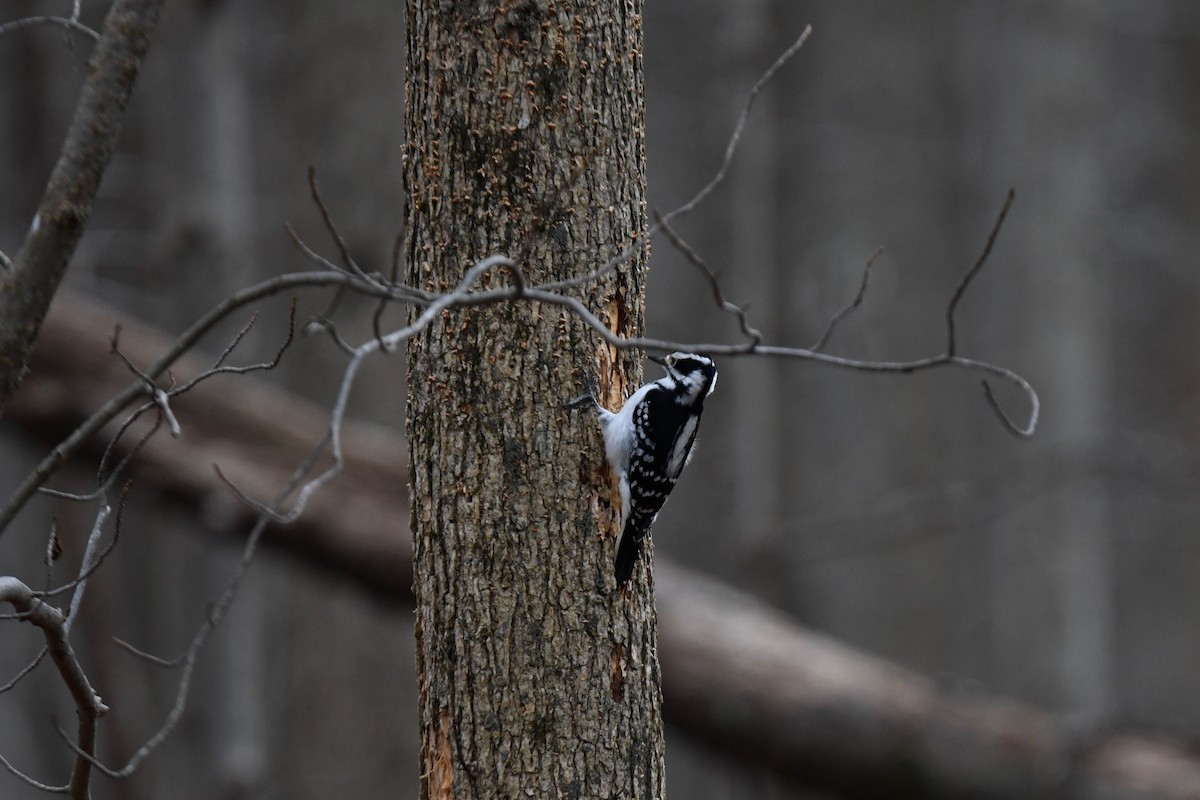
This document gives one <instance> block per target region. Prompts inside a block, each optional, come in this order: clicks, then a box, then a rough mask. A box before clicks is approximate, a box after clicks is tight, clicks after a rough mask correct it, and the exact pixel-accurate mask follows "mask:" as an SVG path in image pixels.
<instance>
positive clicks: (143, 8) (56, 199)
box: [0, 0, 162, 416]
mask: <svg viewBox="0 0 1200 800" xmlns="http://www.w3.org/2000/svg"><path fill="white" fill-rule="evenodd" d="M161 7H162V0H117V2H115V3H113V6H112V8H111V9H110V10H109V13H108V17H107V18H106V19H105V21H104V27H103V28H102V29H101V31H100V41H99V42H98V43H97V44H96V50H95V52H94V53H93V55H92V60H91V62H90V64H89V66H90V74H89V75H88V79H87V82H86V83H85V84H84V87H83V92H82V94H81V95H80V98H79V103H78V105H77V106H76V109H75V118H74V120H73V121H72V122H71V129H70V131H69V132H68V133H67V140H66V142H65V143H64V144H63V149H62V154H61V155H60V156H59V159H58V163H57V164H56V165H55V167H54V172H53V173H52V174H51V176H50V182H49V184H48V185H47V187H46V191H45V194H43V196H42V201H41V203H40V205H39V206H38V210H37V213H36V214H35V215H34V217H33V221H32V223H31V225H30V229H29V234H28V235H27V236H26V238H25V242H24V244H23V245H22V246H21V249H20V250H19V251H18V252H17V255H16V257H15V258H14V259H13V263H12V265H11V266H10V267H8V268H7V269H6V268H5V267H4V266H2V265H0V416H2V415H3V414H4V410H5V409H6V408H7V407H8V403H9V401H10V400H11V399H12V395H13V392H15V391H16V389H17V386H18V385H19V384H20V382H21V380H22V378H23V377H24V375H25V362H26V359H27V358H28V357H29V349H30V347H32V346H33V341H34V339H35V338H37V332H38V328H39V327H41V324H42V319H43V318H44V317H45V315H46V309H47V308H49V306H50V300H51V299H52V298H53V297H54V292H55V291H56V290H57V289H58V285H59V283H60V282H61V281H62V278H63V275H64V274H65V273H66V271H67V265H68V264H69V263H70V261H71V256H72V255H73V254H74V252H75V246H76V245H77V244H79V239H80V238H81V237H82V236H83V231H84V228H85V227H86V226H87V221H88V216H89V214H90V213H91V209H92V199H93V198H94V197H95V196H96V191H97V190H98V189H99V188H100V179H101V178H102V177H103V176H104V170H105V168H106V167H107V166H108V161H109V158H110V157H111V156H112V153H113V149H114V148H115V147H116V145H117V139H118V137H119V136H120V134H121V121H122V119H123V118H124V115H125V106H126V105H127V104H128V103H129V97H130V95H131V94H132V92H133V84H134V81H135V80H136V79H137V74H138V70H139V68H140V67H141V64H142V59H143V58H144V57H145V55H146V50H147V49H148V48H149V46H150V33H151V32H152V31H153V30H154V25H155V23H157V22H158V12H159V10H160V8H161Z"/></svg>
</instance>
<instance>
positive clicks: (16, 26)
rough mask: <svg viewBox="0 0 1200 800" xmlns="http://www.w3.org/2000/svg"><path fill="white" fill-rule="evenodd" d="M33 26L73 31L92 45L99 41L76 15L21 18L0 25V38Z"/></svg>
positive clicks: (92, 31)
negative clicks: (50, 26)
mask: <svg viewBox="0 0 1200 800" xmlns="http://www.w3.org/2000/svg"><path fill="white" fill-rule="evenodd" d="M35 25H56V26H58V27H60V28H63V29H64V30H66V31H74V32H75V33H82V34H83V35H84V36H86V37H88V38H89V39H91V40H92V43H93V44H95V43H96V42H99V41H100V34H99V33H98V32H97V31H95V30H93V29H92V28H89V27H88V26H87V25H84V24H83V23H81V22H80V21H79V18H78V15H75V14H72V15H71V16H70V17H53V16H45V15H43V16H37V17H22V18H21V19H14V20H13V21H12V22H6V23H4V24H3V25H0V36H3V35H4V34H6V33H11V32H12V31H16V30H20V29H21V28H31V27H33V26H35Z"/></svg>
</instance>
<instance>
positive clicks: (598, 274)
mask: <svg viewBox="0 0 1200 800" xmlns="http://www.w3.org/2000/svg"><path fill="white" fill-rule="evenodd" d="M811 35H812V26H811V25H806V26H805V27H804V31H803V32H801V34H800V38H798V39H797V40H796V41H795V42H793V43H792V45H791V47H789V48H788V49H787V50H785V51H784V52H783V54H782V55H780V56H779V58H777V59H775V63H773V64H772V65H771V66H770V67H768V68H767V71H766V72H764V73H763V75H762V77H760V78H759V79H758V81H757V82H756V83H755V84H754V87H753V88H752V89H751V90H750V94H749V96H748V97H747V98H746V103H745V105H744V106H742V112H741V114H740V115H738V120H737V123H736V124H735V125H734V128H733V134H732V135H731V136H730V137H729V142H728V143H727V144H726V145H725V157H724V159H722V161H721V166H720V168H719V169H718V170H717V174H716V175H714V176H713V178H712V180H710V181H709V182H708V183H707V184H705V185H704V187H703V188H702V189H700V191H698V192H697V193H696V194H695V195H694V196H693V197H692V199H691V200H688V201H687V202H686V203H684V204H683V205H681V206H679V207H678V208H676V209H674V210H673V211H669V212H667V213H666V214H665V215H664V217H663V218H664V219H665V220H666V221H667V222H670V221H671V220H673V219H675V218H676V217H681V216H683V215H685V214H688V213H691V211H692V210H694V209H695V208H696V206H698V205H699V204H700V203H701V202H703V201H704V199H705V198H706V197H708V196H709V195H710V194H712V192H713V191H714V190H716V188H717V187H718V186H720V185H721V184H722V183H723V182H724V180H725V175H726V173H728V172H729V166H730V164H732V163H733V156H734V154H735V153H736V152H737V148H738V144H739V143H740V142H741V139H742V131H743V129H744V128H745V127H746V120H747V119H748V118H749V117H750V109H751V108H753V106H754V100H755V98H757V97H758V94H759V92H761V91H762V89H763V87H764V86H766V85H767V83H768V82H769V81H770V80H771V78H773V77H774V76H775V73H777V72H778V71H779V70H780V69H781V68H782V67H783V65H784V64H786V63H787V62H788V61H790V60H791V59H792V57H793V56H794V55H796V53H797V52H799V51H800V48H801V47H803V46H804V43H805V42H807V41H808V37H809V36H811ZM661 227H662V226H661V224H655V225H653V226H651V228H650V230H648V231H646V232H645V233H643V234H641V235H640V236H637V237H635V238H634V240H633V242H632V243H630V245H629V246H628V247H626V248H625V249H624V250H623V251H621V252H620V253H619V254H617V255H616V256H614V257H613V258H610V259H609V260H608V261H606V262H604V263H603V264H601V265H600V266H599V267H597V268H596V269H594V270H592V271H591V272H589V273H586V274H584V275H580V276H578V277H576V278H571V279H569V280H565V281H555V282H553V283H547V284H544V285H543V286H542V287H541V288H543V289H545V290H547V291H558V290H561V289H573V288H578V287H580V286H586V285H588V284H590V283H594V282H595V281H598V280H599V279H600V278H603V277H604V276H605V275H607V274H608V273H610V272H612V271H613V270H615V269H617V268H619V267H620V266H621V265H623V264H626V263H628V262H629V260H630V259H631V258H633V256H634V254H635V253H637V252H638V251H639V250H641V249H642V248H644V247H645V246H646V244H647V242H649V241H650V240H651V239H652V238H654V235H655V234H656V233H658V231H659V230H660V229H661Z"/></svg>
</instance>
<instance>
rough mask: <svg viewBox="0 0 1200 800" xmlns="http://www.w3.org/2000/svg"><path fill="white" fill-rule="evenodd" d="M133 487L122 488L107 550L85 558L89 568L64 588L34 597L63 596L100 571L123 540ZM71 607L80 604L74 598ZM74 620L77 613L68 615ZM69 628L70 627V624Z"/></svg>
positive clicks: (127, 485)
mask: <svg viewBox="0 0 1200 800" xmlns="http://www.w3.org/2000/svg"><path fill="white" fill-rule="evenodd" d="M132 486H133V481H131V480H130V481H125V485H124V486H123V487H122V488H121V499H120V500H119V501H118V502H117V517H116V519H115V520H114V522H113V535H112V539H110V540H109V542H108V544H107V545H106V546H105V548H104V549H103V550H102V551H100V554H99V555H98V556H95V557H94V558H89V557H88V556H87V555H85V556H84V562H85V563H87V564H88V566H87V567H86V568H83V567H81V568H80V572H79V575H77V576H76V578H75V580H73V581H70V582H68V583H64V584H63V585H62V586H57V587H55V588H53V589H51V588H46V589H45V590H44V591H41V592H34V593H33V595H34V597H39V598H41V599H43V600H44V599H46V598H47V597H54V596H55V595H59V594H62V593H63V592H69V591H71V590H72V589H74V588H76V587H77V586H79V585H80V584H82V583H83V582H84V581H86V580H87V579H88V578H89V577H91V576H92V574H93V573H95V572H96V571H97V570H98V569H100V567H101V566H102V565H103V564H104V560H105V559H107V558H108V555H109V553H111V552H112V551H113V548H115V547H116V546H117V542H119V541H120V540H121V520H122V519H123V518H124V515H125V501H126V500H127V499H128V498H129V490H130V488H131V487H132ZM88 546H89V548H90V547H91V539H89V540H88ZM71 606H72V608H74V609H75V610H78V604H77V603H76V602H75V600H74V598H72V601H71ZM74 618H75V613H74V611H72V612H71V613H70V614H69V615H68V618H67V622H68V623H70V622H71V621H72V620H73V619H74ZM68 627H70V625H69V624H68Z"/></svg>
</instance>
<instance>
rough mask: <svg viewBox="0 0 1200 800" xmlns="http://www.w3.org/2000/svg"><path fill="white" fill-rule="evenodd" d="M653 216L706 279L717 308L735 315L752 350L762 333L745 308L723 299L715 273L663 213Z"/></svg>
mask: <svg viewBox="0 0 1200 800" xmlns="http://www.w3.org/2000/svg"><path fill="white" fill-rule="evenodd" d="M654 218H655V220H657V221H658V224H659V225H660V226H661V227H662V232H663V233H664V234H666V237H667V240H668V241H670V242H671V244H673V245H675V249H676V250H678V251H679V252H680V253H682V254H683V256H684V258H686V259H687V260H688V261H689V262H691V263H692V264H693V265H694V266H695V267H696V269H698V270H700V272H701V273H702V274H703V275H704V277H705V278H707V279H708V286H709V288H710V289H711V290H712V295H713V300H714V301H715V302H716V304H717V308H719V309H721V310H722V311H725V312H727V313H730V314H733V315H734V316H736V317H737V321H738V325H740V326H741V328H742V334H743V335H744V336H745V337H746V338H747V339H749V340H750V345H749V347H748V348H747V349H748V350H753V349H754V348H755V347H756V346H757V345H758V343H759V342H761V341H762V338H763V337H762V334H761V333H759V332H758V330H757V329H756V328H753V327H751V326H750V323H749V322H748V321H747V320H746V310H745V309H744V308H742V307H741V306H737V305H734V304H733V303H731V302H729V301H728V300H726V299H725V294H724V293H723V292H722V291H721V284H720V282H719V281H718V280H717V274H716V273H715V272H713V271H712V270H711V269H709V266H708V264H706V263H705V262H704V259H702V258H700V255H699V254H698V253H697V252H696V251H695V250H693V249H692V247H691V246H690V245H689V244H688V243H687V242H685V241H684V240H683V238H682V237H681V236H680V235H679V234H678V233H676V232H675V229H674V228H672V227H671V226H670V224H669V223H668V222H667V220H666V219H665V218H664V217H663V215H662V214H660V213H659V212H658V211H657V210H655V212H654Z"/></svg>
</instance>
